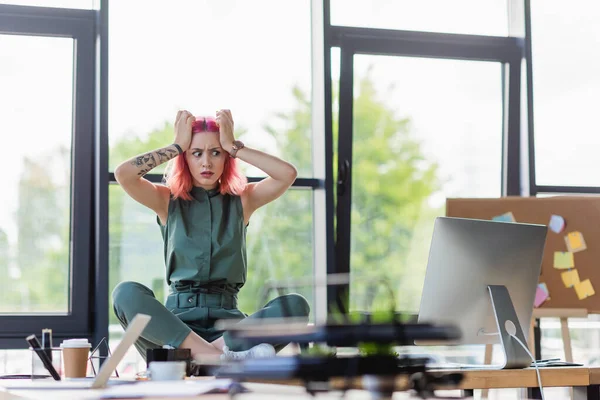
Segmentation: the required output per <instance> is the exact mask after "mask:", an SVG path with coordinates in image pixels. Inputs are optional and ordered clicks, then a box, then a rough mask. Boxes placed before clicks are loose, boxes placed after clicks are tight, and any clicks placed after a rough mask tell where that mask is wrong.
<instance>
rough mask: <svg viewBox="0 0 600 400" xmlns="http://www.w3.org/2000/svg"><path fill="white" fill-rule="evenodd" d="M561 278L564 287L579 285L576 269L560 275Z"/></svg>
mask: <svg viewBox="0 0 600 400" xmlns="http://www.w3.org/2000/svg"><path fill="white" fill-rule="evenodd" d="M560 276H561V277H562V281H563V283H564V284H565V287H573V286H574V285H576V284H578V283H579V272H577V270H576V269H572V270H570V271H565V272H563V273H562V274H560Z"/></svg>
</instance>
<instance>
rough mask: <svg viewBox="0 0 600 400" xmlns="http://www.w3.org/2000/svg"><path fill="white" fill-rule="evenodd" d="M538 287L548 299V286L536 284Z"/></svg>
mask: <svg viewBox="0 0 600 400" xmlns="http://www.w3.org/2000/svg"><path fill="white" fill-rule="evenodd" d="M538 287H539V288H540V289H542V290H543V291H544V292H545V293H546V294H547V295H548V298H550V292H549V291H548V286H547V285H546V284H545V283H543V282H542V283H538Z"/></svg>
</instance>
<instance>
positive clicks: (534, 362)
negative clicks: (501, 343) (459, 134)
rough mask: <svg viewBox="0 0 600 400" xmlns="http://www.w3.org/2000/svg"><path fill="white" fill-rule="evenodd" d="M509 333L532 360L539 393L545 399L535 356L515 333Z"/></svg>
mask: <svg viewBox="0 0 600 400" xmlns="http://www.w3.org/2000/svg"><path fill="white" fill-rule="evenodd" d="M509 335H510V336H512V338H513V339H515V340H516V341H517V342H519V344H520V345H521V346H522V347H523V349H525V351H526V352H527V354H529V357H531V361H533V365H534V367H535V372H536V373H537V379H538V385H539V386H540V393H541V395H542V400H545V399H544V388H543V387H542V378H541V377H540V369H539V368H538V365H537V362H536V361H535V357H534V356H533V355H532V354H531V352H530V351H529V349H528V348H527V346H525V344H524V343H523V342H522V341H521V339H519V338H518V337H517V335H514V334H512V333H509Z"/></svg>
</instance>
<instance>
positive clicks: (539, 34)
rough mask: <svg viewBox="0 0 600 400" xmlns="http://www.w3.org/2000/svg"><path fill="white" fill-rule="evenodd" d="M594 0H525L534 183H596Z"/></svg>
mask: <svg viewBox="0 0 600 400" xmlns="http://www.w3.org/2000/svg"><path fill="white" fill-rule="evenodd" d="M599 19H600V3H599V2H597V1H594V0H576V1H574V2H569V3H568V5H567V4H566V3H564V2H561V1H557V0H543V1H537V0H535V1H532V2H531V31H532V32H531V37H532V52H533V89H534V96H533V99H534V107H535V110H534V111H535V112H534V122H535V166H536V183H537V184H538V185H556V186H563V185H564V186H600V178H599V176H598V173H597V170H598V151H597V149H598V148H599V147H600V135H599V134H598V122H597V114H598V113H597V108H598V107H597V105H598V93H599V92H600V75H598V71H599V70H600V52H599V51H598V44H599V43H600V25H598V20H599Z"/></svg>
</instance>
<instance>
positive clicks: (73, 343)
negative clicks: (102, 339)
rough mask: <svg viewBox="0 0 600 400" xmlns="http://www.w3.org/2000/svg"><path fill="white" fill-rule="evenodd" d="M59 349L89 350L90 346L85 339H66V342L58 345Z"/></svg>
mask: <svg viewBox="0 0 600 400" xmlns="http://www.w3.org/2000/svg"><path fill="white" fill-rule="evenodd" d="M60 347H62V348H65V347H66V348H77V349H79V348H88V349H89V348H90V347H92V345H91V344H90V343H89V342H88V340H87V339H67V340H63V342H62V343H61V344H60Z"/></svg>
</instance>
